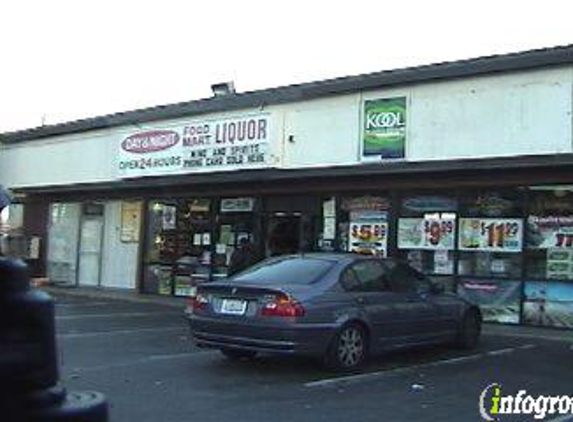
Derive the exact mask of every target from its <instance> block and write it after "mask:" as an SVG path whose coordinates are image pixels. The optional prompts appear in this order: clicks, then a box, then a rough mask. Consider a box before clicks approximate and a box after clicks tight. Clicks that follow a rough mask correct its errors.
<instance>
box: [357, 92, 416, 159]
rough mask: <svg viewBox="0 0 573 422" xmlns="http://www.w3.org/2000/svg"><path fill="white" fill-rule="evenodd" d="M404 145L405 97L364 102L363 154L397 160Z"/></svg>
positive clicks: (403, 151)
mask: <svg viewBox="0 0 573 422" xmlns="http://www.w3.org/2000/svg"><path fill="white" fill-rule="evenodd" d="M405 147H406V98H405V97H398V98H383V99H376V100H368V101H366V102H365V103H364V136H363V142H362V156H363V157H364V158H370V157H372V158H374V159H400V158H404V156H405V149H406V148H405Z"/></svg>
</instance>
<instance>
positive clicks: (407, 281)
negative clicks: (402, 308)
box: [388, 262, 417, 293]
mask: <svg viewBox="0 0 573 422" xmlns="http://www.w3.org/2000/svg"><path fill="white" fill-rule="evenodd" d="M388 266H389V267H390V269H389V272H388V282H389V284H390V290H392V291H393V292H396V293H409V292H415V291H417V277H416V275H415V270H413V269H412V268H410V267H408V266H407V265H404V264H401V263H396V262H393V263H390V264H388Z"/></svg>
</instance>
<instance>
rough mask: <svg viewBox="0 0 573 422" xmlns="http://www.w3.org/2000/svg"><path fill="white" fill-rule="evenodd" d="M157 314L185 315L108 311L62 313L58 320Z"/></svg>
mask: <svg viewBox="0 0 573 422" xmlns="http://www.w3.org/2000/svg"><path fill="white" fill-rule="evenodd" d="M151 315H153V316H157V315H181V317H183V312H182V311H181V312H175V311H171V312H116V313H113V312H108V313H105V314H81V315H60V316H56V320H58V321H67V320H72V319H84V318H115V317H122V318H129V317H141V316H151Z"/></svg>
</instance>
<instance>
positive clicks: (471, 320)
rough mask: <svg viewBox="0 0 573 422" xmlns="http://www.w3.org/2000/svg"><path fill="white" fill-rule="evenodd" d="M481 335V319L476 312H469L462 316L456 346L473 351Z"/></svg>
mask: <svg viewBox="0 0 573 422" xmlns="http://www.w3.org/2000/svg"><path fill="white" fill-rule="evenodd" d="M480 335H481V317H480V314H479V313H478V312H477V311H476V310H469V311H467V312H466V313H465V314H464V317H463V319H462V323H461V326H460V331H459V332H458V339H457V345H458V346H459V347H460V348H462V349H475V348H476V347H477V345H478V343H479V338H480Z"/></svg>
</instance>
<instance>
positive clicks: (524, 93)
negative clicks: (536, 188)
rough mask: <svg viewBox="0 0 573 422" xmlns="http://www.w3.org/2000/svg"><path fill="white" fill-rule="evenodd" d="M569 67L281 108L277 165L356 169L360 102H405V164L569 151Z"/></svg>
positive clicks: (572, 71) (572, 78)
mask: <svg viewBox="0 0 573 422" xmlns="http://www.w3.org/2000/svg"><path fill="white" fill-rule="evenodd" d="M572 82H573V68H561V69H553V70H543V71H535V72H522V73H513V74H506V75H499V76H487V77H478V78H466V79H460V80H455V81H443V82H436V83H428V84H419V85H416V86H411V87H399V88H392V89H384V90H377V91H370V92H365V93H362V94H354V95H349V96H343V97H335V98H331V99H322V100H315V101H308V102H306V103H300V104H292V105H290V106H289V107H285V108H284V110H283V112H284V114H285V116H286V119H285V121H286V124H285V138H288V136H289V135H292V136H293V139H294V141H295V142H294V143H289V142H286V143H285V154H284V158H285V159H284V165H285V167H289V168H299V167H307V166H317V165H318V166H320V165H342V164H356V163H359V162H360V160H359V155H360V141H361V135H362V133H361V131H362V120H361V118H362V117H361V112H362V105H363V102H364V101H365V100H371V99H378V98H392V97H406V98H407V118H408V122H407V140H406V160H407V161H425V160H444V159H457V158H482V157H496V156H511V155H524V154H548V153H564V152H571V151H572V130H573V129H572V90H573V83H572Z"/></svg>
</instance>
